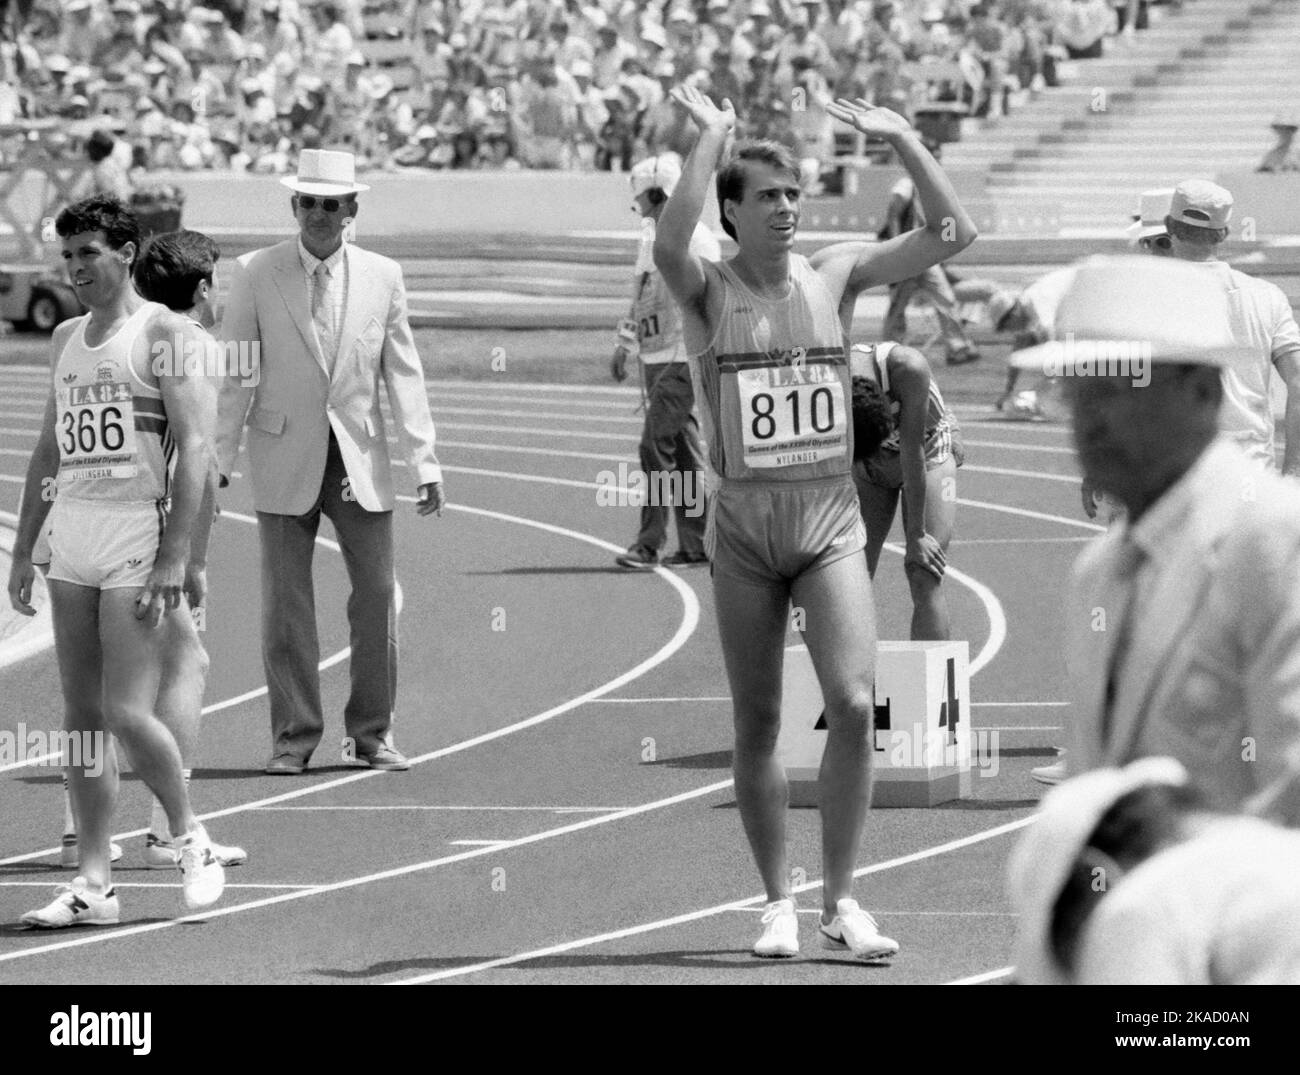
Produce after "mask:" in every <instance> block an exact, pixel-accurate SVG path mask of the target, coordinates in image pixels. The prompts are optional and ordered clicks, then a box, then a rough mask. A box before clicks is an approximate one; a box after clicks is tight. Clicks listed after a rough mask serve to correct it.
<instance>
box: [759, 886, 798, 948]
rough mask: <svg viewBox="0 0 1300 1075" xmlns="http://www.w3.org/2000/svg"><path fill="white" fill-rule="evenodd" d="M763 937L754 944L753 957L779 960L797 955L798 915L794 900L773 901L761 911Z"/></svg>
mask: <svg viewBox="0 0 1300 1075" xmlns="http://www.w3.org/2000/svg"><path fill="white" fill-rule="evenodd" d="M762 922H763V935H762V936H761V937H759V938H758V940H757V941H755V942H754V955H756V956H763V957H764V958H768V959H773V958H775V959H781V958H786V957H789V956H797V955H798V954H799V915H798V913H797V912H796V911H795V909H794V900H789V899H786V900H774V901H773V902H772V903H769V904H768V905H767V908H766V909H765V910H764V911H763V918H762Z"/></svg>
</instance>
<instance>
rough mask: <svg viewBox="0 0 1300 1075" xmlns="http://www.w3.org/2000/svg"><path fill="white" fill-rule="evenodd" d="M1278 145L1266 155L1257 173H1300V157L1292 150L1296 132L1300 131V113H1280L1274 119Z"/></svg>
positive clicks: (1273, 125)
mask: <svg viewBox="0 0 1300 1075" xmlns="http://www.w3.org/2000/svg"><path fill="white" fill-rule="evenodd" d="M1272 127H1273V133H1274V134H1275V135H1277V145H1275V146H1274V147H1273V148H1272V149H1270V150H1269V151H1268V152H1267V153H1265V154H1264V159H1263V160H1262V161H1260V162H1259V167H1258V168H1256V169H1255V171H1257V172H1300V157H1297V156H1296V154H1295V153H1294V152H1293V150H1292V145H1293V144H1294V142H1295V132H1296V130H1297V129H1300V112H1279V113H1278V114H1277V115H1276V116H1275V117H1274V118H1273V124H1272Z"/></svg>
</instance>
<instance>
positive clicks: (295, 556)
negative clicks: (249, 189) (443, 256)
mask: <svg viewBox="0 0 1300 1075" xmlns="http://www.w3.org/2000/svg"><path fill="white" fill-rule="evenodd" d="M281 182H282V183H284V184H285V186H287V187H289V188H290V190H292V191H293V192H294V193H293V196H292V198H291V199H290V205H291V207H292V211H293V214H294V219H295V220H296V221H297V223H298V228H299V233H298V235H297V236H296V237H295V238H293V239H289V240H287V241H285V242H282V243H279V244H277V245H275V246H270V247H266V248H264V249H262V250H256V251H253V252H252V253H250V254H245V255H244V256H243V257H241V258H239V259H238V262H237V264H236V266H235V270H234V277H233V279H232V281H231V287H230V296H229V299H228V300H227V303H226V309H225V316H224V318H223V320H222V325H221V334H222V337H223V339H225V340H226V341H246V342H248V343H249V344H252V343H256V344H257V345H258V346H259V349H260V365H259V369H258V376H257V377H255V378H244V379H242V380H241V379H239V378H238V377H231V378H228V379H227V381H226V382H225V384H224V385H223V387H222V392H221V405H220V416H219V420H218V430H217V463H218V467H219V470H220V473H221V484H223V485H224V484H226V482H227V481H228V480H229V477H230V474H231V471H232V470H233V468H234V463H235V456H236V455H237V454H238V451H239V443H240V438H241V435H242V433H243V429H244V426H245V425H247V426H248V468H249V470H250V472H251V475H252V479H253V498H254V503H255V506H256V508H257V522H258V534H259V538H260V542H261V553H262V659H263V663H264V665H265V669H266V679H267V685H268V688H269V694H270V701H271V733H272V740H273V743H272V749H271V758H270V761H269V762H268V763H267V765H266V771H267V772H268V773H273V774H277V775H292V774H297V773H301V772H302V771H303V770H304V769H305V768H306V766H307V763H308V760H309V759H310V758H311V755H312V752H313V751H314V750H315V749H316V747H317V745H318V744H319V742H320V739H321V735H322V733H323V731H324V719H323V714H322V711H321V701H320V677H319V674H318V670H317V666H318V664H319V661H320V645H319V641H318V639H317V634H316V607H315V594H314V591H313V586H312V551H313V548H314V545H315V539H316V532H317V529H318V527H319V526H320V517H321V515H322V514H323V515H326V516H328V517H329V519H330V521H331V522H332V523H333V524H334V528H335V530H336V531H337V534H338V541H339V545H340V546H341V548H342V551H343V560H344V563H345V565H346V567H347V571H348V577H349V580H350V582H351V585H352V593H351V596H350V597H349V599H348V622H349V627H350V629H351V642H352V661H351V675H352V689H351V695H350V697H349V699H348V702H347V706H346V708H345V709H344V713H343V719H344V724H345V728H346V734H347V739H345V741H344V758H345V760H354V761H356V762H359V763H361V764H365V765H369V766H370V767H371V768H375V769H386V770H400V769H406V768H407V767H408V763H407V761H406V759H405V758H404V757H403V756H402V755H401V753H399V752H398V751H397V749H396V748H395V747H394V745H393V741H392V735H391V727H390V726H391V723H392V717H393V711H394V706H395V694H396V685H397V623H396V620H397V614H396V608H395V605H394V593H395V586H396V583H395V580H394V575H393V530H392V526H393V506H394V493H393V481H392V472H391V463H390V460H389V453H388V433H389V431H388V429H387V427H386V425H385V422H384V417H383V415H382V413H381V411H380V406H379V402H380V392H381V389H382V390H384V391H386V392H387V394H388V400H389V404H390V406H391V408H392V414H393V422H394V425H395V426H396V429H395V430H394V431H393V432H394V433H395V434H396V437H397V441H398V445H399V447H400V450H401V454H402V456H403V457H404V459H405V461H406V463H407V466H408V468H409V473H410V476H411V478H412V479H413V481H414V484H415V485H416V486H417V488H418V493H419V496H418V505H417V510H418V512H419V514H420V515H429V514H431V513H433V512H439V513H441V509H442V506H443V503H444V494H443V488H442V470H441V468H440V466H439V465H438V460H437V457H436V456H435V454H434V430H433V419H432V417H431V416H430V414H429V401H428V397H427V395H426V394H425V387H424V370H423V368H422V366H421V364H420V357H419V355H418V354H417V353H416V349H415V342H414V340H413V338H412V336H411V328H410V325H409V323H408V321H407V314H406V290H405V287H404V285H403V282H402V271H401V268H400V267H399V266H398V265H397V263H396V262H394V261H391V260H390V259H388V258H385V257H381V256H380V255H378V254H372V253H369V252H368V251H365V250H361V249H358V248H357V247H356V246H353V245H350V244H348V243H345V242H344V232H345V230H346V229H347V227H348V226H349V225H350V224H351V222H352V221H353V220H354V219H355V218H356V215H357V195H358V193H360V192H361V191H364V190H368V189H369V188H368V187H366V186H364V185H363V184H360V183H357V182H356V181H355V166H354V160H353V157H352V155H351V154H350V153H338V152H330V151H326V150H303V152H302V156H301V159H300V161H299V164H298V174H297V176H295V177H293V178H286V179H282V180H281ZM250 381H256V383H255V384H251V383H249V382H250Z"/></svg>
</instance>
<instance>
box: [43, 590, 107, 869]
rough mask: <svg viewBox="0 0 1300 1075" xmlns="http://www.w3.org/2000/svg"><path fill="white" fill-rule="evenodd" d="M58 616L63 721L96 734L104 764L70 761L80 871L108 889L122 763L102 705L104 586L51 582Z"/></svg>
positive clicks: (52, 603)
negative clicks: (94, 768)
mask: <svg viewBox="0 0 1300 1075" xmlns="http://www.w3.org/2000/svg"><path fill="white" fill-rule="evenodd" d="M47 585H48V587H49V592H50V610H51V616H52V619H53V621H54V651H55V654H56V656H57V657H58V662H59V679H60V680H61V682H62V684H63V726H64V728H65V730H67V731H68V732H71V733H73V734H76V735H79V736H82V737H83V743H82V745H83V761H84V760H85V755H84V748H85V745H86V742H85V737H89V736H92V735H95V734H96V733H98V734H99V736H100V737H101V738H102V739H103V742H102V743H101V744H99V746H100V747H101V748H102V749H101V753H102V755H103V756H104V769H103V771H102V772H101V773H99V775H97V776H92V775H91V774H90V773H89V772H88V771H87V769H86V766H85V765H81V766H74V765H68V766H67V767H66V768H65V769H64V772H65V773H66V774H67V778H68V793H69V796H70V797H71V799H72V813H73V816H74V818H75V819H76V823H77V833H78V842H79V844H80V847H79V851H80V855H81V862H80V873H81V876H83V877H84V878H85V879H86V881H87V883H88V884H89V885H90V887H91V889H93V890H95V891H101V892H102V891H104V890H105V889H106V888H107V887H108V885H109V881H110V867H109V836H110V835H111V834H112V824H113V807H114V806H115V805H116V803H117V764H116V759H115V758H114V757H112V756H111V755H112V750H111V747H110V745H109V737H108V736H107V735H106V734H105V731H106V724H105V720H104V713H103V708H102V685H101V684H102V664H101V654H100V644H99V626H100V625H99V617H100V591H99V590H96V589H92V588H91V587H89V586H78V585H76V584H74V583H71V582H61V581H59V580H57V579H51V580H49V582H48V584H47Z"/></svg>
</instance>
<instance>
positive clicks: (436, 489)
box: [415, 482, 447, 519]
mask: <svg viewBox="0 0 1300 1075" xmlns="http://www.w3.org/2000/svg"><path fill="white" fill-rule="evenodd" d="M446 503H447V494H446V493H444V492H443V491H442V482H426V483H425V484H424V485H422V486H420V496H419V499H418V501H417V502H416V505H415V510H416V511H417V512H419V513H420V514H421V515H432V514H433V513H434V512H437V513H438V518H440V519H441V518H442V508H443V505H444V504H446Z"/></svg>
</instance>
